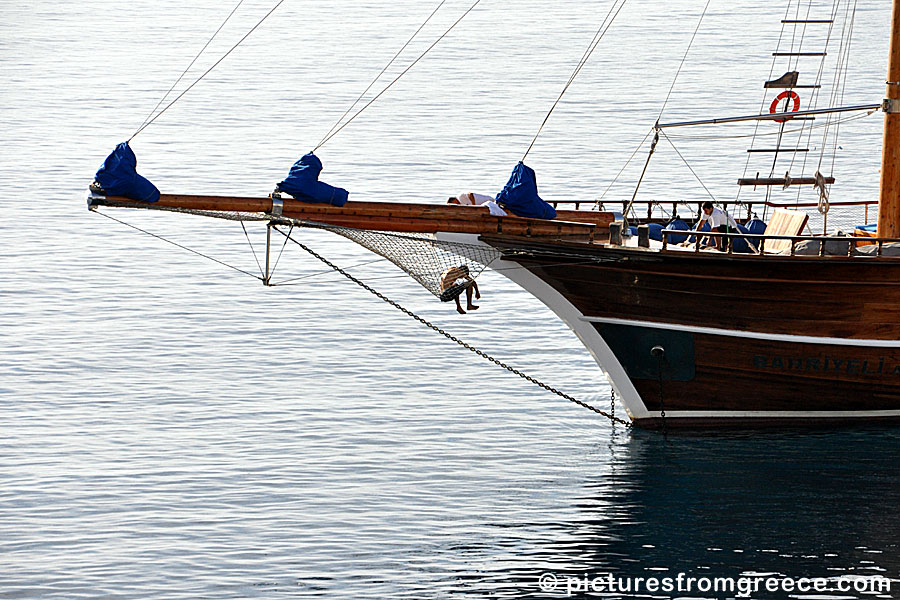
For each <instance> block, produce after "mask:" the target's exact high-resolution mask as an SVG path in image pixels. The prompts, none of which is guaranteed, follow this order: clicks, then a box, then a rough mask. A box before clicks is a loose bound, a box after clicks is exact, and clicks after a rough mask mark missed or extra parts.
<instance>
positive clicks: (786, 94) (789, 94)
mask: <svg viewBox="0 0 900 600" xmlns="http://www.w3.org/2000/svg"><path fill="white" fill-rule="evenodd" d="M788 98H790V99H791V100H792V101H793V103H794V104H793V107H792V108H791V109H790V110H789V111H787V110H786V111H784V112H797V111H798V110H800V96H799V95H798V94H797V92H795V91H794V90H784V91H783V92H781V93H780V94H778V95H777V96H775V99H774V100H772V104H770V105H769V112H770V113H772V114H775V113H776V112H778V103H779V102H781V101H782V100H785V99H788ZM788 119H790V117H785V118H784V119H772V120H773V121H775V122H776V123H784V122H785V121H787V120H788Z"/></svg>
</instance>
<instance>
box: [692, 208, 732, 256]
mask: <svg viewBox="0 0 900 600" xmlns="http://www.w3.org/2000/svg"><path fill="white" fill-rule="evenodd" d="M701 208H702V209H703V215H702V216H701V217H700V220H699V221H697V225H696V227H694V229H696V230H697V231H700V229H701V228H702V227H703V224H704V223H706V222H709V230H710V231H719V232H721V233H728V232H729V230H730V231H731V232H732V233H733V232H736V231H738V226H737V222H736V221H735V220H734V219H732V218H731V215H729V214H728V213H726V212H725V211H724V210H722V209H721V208H717V207H715V206H713V203H712V202H708V201H707V202H704V203H703V206H702V207H701ZM711 239H712V245H713V246H715V247H716V248H721V249H722V250H723V251H725V250H728V242H729V240H728V238H722V244H719V238H716V237H713V238H711Z"/></svg>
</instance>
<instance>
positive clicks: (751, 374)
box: [631, 334, 900, 413]
mask: <svg viewBox="0 0 900 600" xmlns="http://www.w3.org/2000/svg"><path fill="white" fill-rule="evenodd" d="M693 342H694V363H695V374H694V378H693V379H692V380H691V381H663V383H662V394H663V404H664V406H665V409H666V410H667V411H731V412H740V411H766V412H771V411H787V412H804V411H828V412H836V413H837V412H848V411H873V410H900V349H896V348H860V347H848V346H836V345H827V344H822V345H819V344H798V343H785V342H777V341H769V340H749V339H745V338H734V337H726V336H716V335H707V334H693ZM647 351H648V352H649V348H648V349H647ZM631 380H632V383H633V384H634V385H635V388H636V389H637V390H638V393H639V394H640V395H641V398H642V400H643V401H644V405H645V406H646V407H647V408H648V409H649V410H651V411H659V410H660V405H659V393H660V385H659V381H658V380H657V379H655V378H648V379H639V378H635V377H632V378H631Z"/></svg>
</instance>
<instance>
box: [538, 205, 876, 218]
mask: <svg viewBox="0 0 900 600" xmlns="http://www.w3.org/2000/svg"><path fill="white" fill-rule="evenodd" d="M549 202H550V204H551V205H552V206H553V207H554V208H558V207H559V206H560V205H565V206H572V205H574V207H575V210H580V209H581V207H582V206H585V207H586V209H587V210H590V209H593V208H595V207H596V208H597V209H598V210H601V211H603V210H612V209H613V208H618V206H617V205H619V204H621V205H622V213H623V214H624V212H625V210H626V209H627V207H628V204H629V203H630V202H631V201H630V200H624V201H611V200H608V201H606V202H599V203H598V202H596V201H590V200H551V201H549ZM632 204H633V206H634V207H635V210H637V207H639V206H640V207H646V210H647V218H648V219H649V218H653V215H652V213H653V207H654V206H664V207H668V206H671V207H672V214H673V215H674V214H676V213H677V212H678V207H679V206H684V207H687V208H690V209H691V214H693V213H694V206H696V207H697V208H696V212H697V213H698V214H699V212H700V205H701V204H703V201H686V200H680V201H671V200H670V201H664V200H634V201H633V203H632ZM716 204H719V205H721V206H725V207H728V206H731V207H734V206H738V207H741V208H744V209H746V215H745V216H746V218H747V219H750V218H751V217H752V216H753V214H754V213H753V207H754V206H756V207H760V206H764V207H766V208H787V209H790V210H795V209H798V208H815V207H817V206H818V205H819V203H818V202H772V201H769V200H763V201H758V202H752V201H747V202H745V201H743V200H719V201H717V202H716ZM877 204H878V200H846V201H835V202H829V206H831V207H847V206H862V207H864V208H865V216H864V220H865V221H866V222H868V221H869V207H870V206H876V205H877ZM825 218H826V219H827V213H826V216H825ZM826 223H827V221H826Z"/></svg>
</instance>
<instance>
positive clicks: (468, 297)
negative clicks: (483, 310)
mask: <svg viewBox="0 0 900 600" xmlns="http://www.w3.org/2000/svg"><path fill="white" fill-rule="evenodd" d="M466 308H468V309H469V310H478V307H477V306H475V305H474V304H472V286H471V285H470V286H467V287H466Z"/></svg>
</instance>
